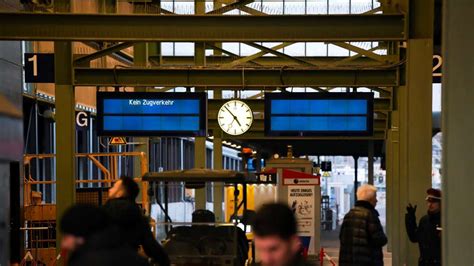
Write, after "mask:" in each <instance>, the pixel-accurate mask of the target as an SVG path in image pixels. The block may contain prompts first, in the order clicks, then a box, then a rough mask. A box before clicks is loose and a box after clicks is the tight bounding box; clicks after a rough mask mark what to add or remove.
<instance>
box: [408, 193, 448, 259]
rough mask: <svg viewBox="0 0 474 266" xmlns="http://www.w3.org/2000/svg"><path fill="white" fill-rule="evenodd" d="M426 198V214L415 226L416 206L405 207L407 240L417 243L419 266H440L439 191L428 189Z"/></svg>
mask: <svg viewBox="0 0 474 266" xmlns="http://www.w3.org/2000/svg"><path fill="white" fill-rule="evenodd" d="M426 193H427V194H428V196H427V197H426V202H427V205H428V214H426V215H425V216H423V217H421V219H420V222H419V223H418V225H417V224H416V205H415V206H414V207H413V206H412V205H411V204H408V206H407V214H406V215H405V225H406V229H407V234H408V238H409V239H410V241H411V242H413V243H418V246H419V248H420V258H419V260H418V265H419V266H428V265H429V266H439V265H441V191H440V190H438V189H434V188H430V189H428V190H427V191H426Z"/></svg>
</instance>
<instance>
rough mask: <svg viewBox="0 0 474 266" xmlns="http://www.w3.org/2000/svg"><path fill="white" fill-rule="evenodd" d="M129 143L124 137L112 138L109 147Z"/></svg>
mask: <svg viewBox="0 0 474 266" xmlns="http://www.w3.org/2000/svg"><path fill="white" fill-rule="evenodd" d="M126 144H127V141H126V140H125V138H122V137H112V138H110V141H109V145H126Z"/></svg>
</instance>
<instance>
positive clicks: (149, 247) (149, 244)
mask: <svg viewBox="0 0 474 266" xmlns="http://www.w3.org/2000/svg"><path fill="white" fill-rule="evenodd" d="M104 210H105V211H106V212H107V214H108V215H109V216H110V218H111V220H112V223H113V224H115V225H117V226H118V227H119V229H120V234H121V236H122V237H123V238H124V240H125V242H126V243H127V244H128V245H129V246H131V247H133V248H135V249H138V247H139V246H142V247H143V251H145V254H146V255H147V256H148V257H150V258H151V259H153V262H154V263H157V264H158V265H160V266H168V265H170V260H169V258H168V255H167V254H166V252H165V251H164V249H163V247H162V246H161V245H160V244H159V243H158V242H157V241H156V239H155V237H154V236H153V233H152V232H151V229H150V225H149V222H148V220H147V219H146V218H145V216H144V215H143V214H142V211H141V209H140V208H139V207H138V206H137V205H136V204H135V203H133V202H131V201H130V200H128V199H125V198H119V199H110V200H108V201H107V203H106V204H105V205H104Z"/></svg>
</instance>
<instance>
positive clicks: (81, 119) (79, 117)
mask: <svg viewBox="0 0 474 266" xmlns="http://www.w3.org/2000/svg"><path fill="white" fill-rule="evenodd" d="M76 127H77V128H78V129H84V130H86V129H87V128H88V127H89V115H88V114H87V113H86V112H82V111H81V112H77V113H76Z"/></svg>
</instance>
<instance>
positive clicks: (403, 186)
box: [382, 0, 434, 265]
mask: <svg viewBox="0 0 474 266" xmlns="http://www.w3.org/2000/svg"><path fill="white" fill-rule="evenodd" d="M433 2H434V1H432V0H419V1H418V0H417V1H407V0H397V1H382V6H383V8H384V12H385V13H390V11H391V10H392V11H396V10H398V9H402V10H403V11H405V12H407V13H408V14H409V19H408V23H409V24H408V25H406V29H407V31H408V40H407V41H406V43H405V45H406V57H405V58H406V70H405V73H402V84H403V86H400V87H396V88H394V90H395V93H394V111H393V112H392V114H391V118H390V120H391V125H390V129H389V132H388V139H387V142H386V143H387V160H386V162H387V205H388V208H389V209H388V210H387V213H390V215H389V216H388V217H387V218H388V219H387V223H388V225H389V229H390V233H389V235H390V241H391V243H390V244H391V245H390V246H391V250H392V253H393V255H392V257H393V262H392V264H393V265H417V264H418V257H419V252H418V245H417V244H414V243H411V242H410V241H409V240H408V237H407V233H406V229H405V213H406V209H405V208H406V206H407V204H408V203H411V204H413V205H418V211H417V218H418V219H419V218H421V216H422V215H425V214H426V203H425V200H424V199H425V197H426V190H427V189H428V188H429V187H431V160H432V158H431V157H432V156H431V150H432V140H431V137H432V135H431V134H432V121H431V120H432V57H433V23H434V21H433V18H434V3H433ZM398 12H399V11H398ZM395 46H396V47H395V49H397V50H398V46H397V45H395ZM399 51H401V52H400V54H403V48H400V50H399ZM401 59H402V60H403V57H402V58H401ZM403 80H404V83H403Z"/></svg>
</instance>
